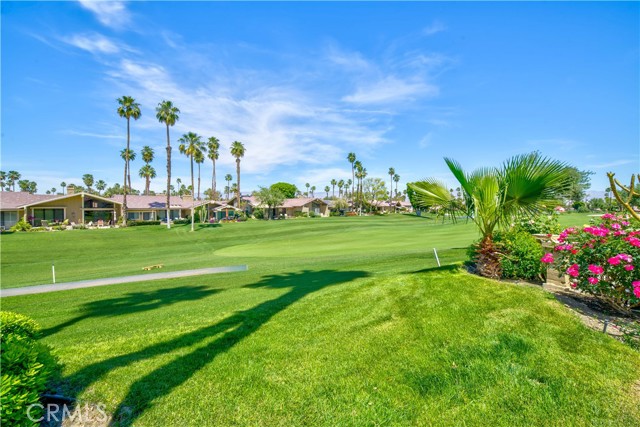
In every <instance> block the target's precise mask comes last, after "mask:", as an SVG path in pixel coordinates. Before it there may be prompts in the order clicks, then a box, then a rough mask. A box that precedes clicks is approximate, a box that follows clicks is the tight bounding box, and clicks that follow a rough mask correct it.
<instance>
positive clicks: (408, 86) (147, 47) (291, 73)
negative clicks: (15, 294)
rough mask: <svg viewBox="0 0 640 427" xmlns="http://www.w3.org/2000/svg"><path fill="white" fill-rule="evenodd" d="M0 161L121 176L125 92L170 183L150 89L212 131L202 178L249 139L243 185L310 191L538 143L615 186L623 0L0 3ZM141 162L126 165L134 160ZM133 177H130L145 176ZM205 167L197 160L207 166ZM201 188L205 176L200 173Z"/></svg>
mask: <svg viewBox="0 0 640 427" xmlns="http://www.w3.org/2000/svg"><path fill="white" fill-rule="evenodd" d="M1 7H2V12H1V13H2V15H1V17H2V30H1V31H2V159H1V167H2V170H4V171H8V170H18V171H20V172H21V173H22V175H23V177H24V178H28V179H31V180H35V181H36V182H38V189H39V192H44V191H45V190H47V189H50V188H51V187H57V188H58V190H59V189H60V187H59V183H60V182H61V181H66V182H67V183H70V182H75V183H78V184H81V181H82V180H81V177H82V175H83V174H85V173H91V174H93V175H94V177H95V179H96V180H98V179H103V180H105V181H106V182H107V183H108V184H109V185H112V184H113V183H115V182H120V183H122V175H123V161H122V160H121V159H120V157H119V152H120V150H121V149H122V148H124V147H125V145H126V121H125V120H124V119H122V118H120V117H118V115H117V114H116V109H117V103H116V98H118V97H120V96H122V95H130V96H133V97H134V98H135V99H136V100H137V101H138V102H139V103H140V104H141V108H142V117H141V119H140V120H138V121H136V122H132V126H131V128H132V129H131V144H132V146H133V148H134V149H135V150H136V151H139V150H140V148H142V146H144V145H150V146H151V147H153V148H154V149H155V151H156V160H155V161H154V163H153V165H154V166H155V168H156V171H157V173H158V178H156V179H155V180H154V181H153V182H152V185H151V188H152V189H154V190H156V191H162V189H163V188H165V186H166V157H165V152H164V147H165V144H166V141H165V128H164V126H163V125H161V124H160V123H158V121H157V120H156V119H155V107H156V105H157V104H158V102H160V101H161V100H163V99H169V100H172V101H173V102H174V103H175V104H176V105H177V106H178V107H179V108H180V109H181V115H180V121H179V122H178V123H177V124H176V126H175V127H173V128H172V129H171V135H172V145H173V147H174V150H173V156H172V157H173V172H172V175H173V177H174V182H175V178H178V177H180V178H181V179H182V180H183V181H185V182H186V181H187V180H188V177H189V163H188V159H187V158H186V157H184V156H182V155H180V154H179V153H178V151H177V146H178V144H177V139H178V138H179V137H180V136H181V135H182V134H183V133H186V132H188V131H194V132H197V133H198V134H200V135H202V136H203V137H205V139H206V138H208V137H209V136H216V137H217V138H219V139H220V140H221V142H222V149H221V151H222V153H221V157H220V160H219V161H218V168H217V169H218V177H219V179H218V187H219V188H220V187H223V186H224V184H225V182H224V181H223V178H222V177H223V176H224V174H226V173H232V174H233V175H234V179H235V162H234V159H233V158H232V157H231V155H230V154H229V145H230V143H231V142H233V141H234V140H239V141H242V142H243V143H244V144H245V146H246V149H247V152H246V156H245V158H244V159H243V160H242V171H243V174H242V189H243V192H245V191H250V190H253V189H256V188H257V187H258V186H259V185H269V184H271V183H273V182H277V181H287V182H292V183H294V184H296V185H298V186H299V187H303V186H304V183H306V182H309V183H311V185H315V186H316V187H317V188H318V189H322V188H324V186H325V185H327V184H328V183H329V181H330V180H331V178H336V179H340V178H343V179H345V180H346V179H347V178H349V177H350V176H351V170H350V165H349V164H348V162H347V161H346V156H347V153H349V152H351V151H353V152H355V153H356V154H357V157H358V159H360V160H361V161H362V162H363V164H364V166H365V167H366V168H367V170H368V172H369V177H380V178H383V179H386V178H388V175H387V170H388V168H389V167H394V168H395V169H396V172H397V173H398V174H399V175H400V176H401V182H400V183H401V186H402V187H404V183H406V182H407V181H411V180H416V179H419V178H424V177H427V176H435V177H438V178H440V179H444V180H446V181H449V182H451V183H453V179H452V177H451V175H450V174H449V173H448V170H447V168H446V166H445V164H444V162H443V160H442V158H443V157H445V156H446V157H452V158H454V159H456V160H458V161H459V162H460V163H462V165H463V166H465V167H466V168H468V169H470V170H471V169H473V168H476V167H481V166H490V165H498V164H499V163H501V162H502V161H503V160H505V159H506V158H508V157H510V156H512V155H515V154H520V153H525V152H529V151H533V150H540V151H541V152H542V153H543V154H545V155H547V156H550V157H553V158H557V159H560V160H563V161H567V162H569V163H570V164H572V165H574V166H576V167H578V168H579V169H586V170H591V171H593V172H595V175H594V176H593V177H592V189H593V190H604V188H605V187H607V186H608V185H607V180H606V172H607V171H614V172H616V174H617V176H619V177H620V178H624V180H625V181H626V180H627V179H628V177H629V176H630V175H631V174H632V173H638V172H640V87H639V86H640V85H639V81H640V78H639V76H640V46H639V45H640V29H639V26H640V24H639V23H640V8H639V3H636V2H633V3H603V2H584V3H583V2H570V3H506V2H498V3H469V2H460V3H449V2H443V3H426V2H406V3H397V2H395V3H387V2H375V3H374V2H354V3H333V2H313V3H311V2H283V3H268V2H264V3H262V2H260V3H252V2H224V3H222V2H180V3H178V2H109V3H98V2H85V1H82V2H37V3H27V2H5V1H3V2H2V4H1ZM141 166H142V162H141V160H136V161H135V162H134V163H133V166H132V170H133V171H134V172H137V171H138V169H139V168H140V167H141ZM134 175H135V178H134V177H133V176H132V179H133V181H134V184H133V185H134V187H136V188H138V189H143V187H144V183H143V180H142V179H140V178H138V177H137V173H135V174H134ZM202 175H203V180H204V181H203V182H205V183H207V182H210V180H211V178H210V177H211V165H210V163H209V162H207V163H205V164H204V165H203V169H202ZM203 188H205V186H204V185H203Z"/></svg>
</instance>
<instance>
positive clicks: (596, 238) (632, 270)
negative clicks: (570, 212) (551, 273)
mask: <svg viewBox="0 0 640 427" xmlns="http://www.w3.org/2000/svg"><path fill="white" fill-rule="evenodd" d="M637 226H638V224H637V223H636V224H635V226H634V225H633V224H631V223H630V222H629V221H627V220H625V219H624V218H622V217H618V216H615V215H613V214H605V215H602V217H601V219H600V220H599V221H597V222H593V223H592V225H590V226H586V227H583V228H582V229H577V228H568V229H566V230H564V231H563V232H562V233H561V234H560V238H559V241H560V244H559V245H557V246H556V247H555V248H554V254H555V258H557V261H555V262H556V265H558V266H559V268H560V270H561V271H565V272H566V274H568V275H569V276H571V286H572V287H573V288H577V289H579V290H581V291H583V292H585V293H588V294H591V295H595V296H597V297H599V298H601V299H604V300H606V301H607V302H609V303H610V304H611V305H613V306H615V307H617V308H618V309H620V310H623V311H626V310H628V309H631V308H637V307H640V264H639V263H638V261H640V230H639V229H638V228H637ZM554 254H551V253H548V254H545V255H544V257H543V258H542V262H543V263H553V262H554Z"/></svg>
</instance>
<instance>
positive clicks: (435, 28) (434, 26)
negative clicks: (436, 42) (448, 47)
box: [422, 21, 447, 36]
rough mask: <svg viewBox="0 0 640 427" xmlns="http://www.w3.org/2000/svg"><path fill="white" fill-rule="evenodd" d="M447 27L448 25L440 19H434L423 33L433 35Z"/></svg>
mask: <svg viewBox="0 0 640 427" xmlns="http://www.w3.org/2000/svg"><path fill="white" fill-rule="evenodd" d="M446 29H447V26H446V25H445V24H443V23H442V22H440V21H434V22H433V23H431V25H429V26H428V27H425V28H424V29H423V30H422V34H424V35H425V36H432V35H434V34H437V33H441V32H443V31H445V30H446Z"/></svg>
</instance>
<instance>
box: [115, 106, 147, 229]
mask: <svg viewBox="0 0 640 427" xmlns="http://www.w3.org/2000/svg"><path fill="white" fill-rule="evenodd" d="M118 105H119V107H118V115H119V116H120V117H124V118H125V119H127V153H128V152H129V146H130V140H131V132H130V123H131V118H133V119H134V120H138V119H139V118H140V116H141V115H142V113H141V112H140V105H139V104H138V103H137V102H136V101H135V99H133V98H132V97H130V96H123V97H122V98H118ZM127 178H129V188H131V174H130V173H129V156H127V157H126V158H125V161H124V193H123V194H124V197H123V201H122V217H123V219H124V221H123V226H125V227H126V225H127Z"/></svg>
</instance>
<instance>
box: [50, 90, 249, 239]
mask: <svg viewBox="0 0 640 427" xmlns="http://www.w3.org/2000/svg"><path fill="white" fill-rule="evenodd" d="M117 101H118V109H117V112H118V115H119V116H120V117H122V118H125V119H127V146H126V148H124V149H123V150H122V151H121V153H120V155H121V157H122V159H123V160H124V162H125V166H124V184H123V186H122V194H123V196H124V197H123V204H122V218H126V217H127V194H130V193H132V192H133V190H132V188H131V174H130V163H131V162H132V161H134V160H135V158H136V153H135V152H134V151H133V150H131V148H130V141H131V132H130V125H131V119H134V120H138V119H139V118H140V116H141V115H142V112H141V110H140V104H138V103H137V102H136V101H135V99H134V98H132V97H130V96H123V97H121V98H118V99H117ZM156 119H158V121H159V122H160V123H162V124H164V125H165V126H166V131H167V147H166V151H167V189H166V191H165V194H166V196H167V202H166V207H167V219H170V217H171V209H170V208H171V200H170V197H171V194H183V191H182V190H183V188H182V187H180V183H181V181H180V179H178V191H177V192H176V191H174V187H173V186H172V185H171V151H172V149H171V135H170V132H169V128H170V127H172V126H174V125H175V124H176V122H177V121H178V120H179V119H180V109H179V108H178V107H176V106H174V105H173V103H172V102H171V101H167V100H163V101H161V102H160V103H158V105H157V107H156ZM178 141H179V143H180V145H179V151H180V153H181V154H184V155H186V156H187V157H189V160H190V164H191V186H190V187H189V189H190V193H191V195H192V197H193V198H194V199H200V198H201V197H200V183H201V180H200V175H201V174H200V168H201V164H202V163H204V161H205V160H206V158H207V157H208V158H209V160H211V162H212V165H213V173H212V176H211V189H210V190H207V191H205V194H208V196H209V197H210V198H211V199H214V198H217V197H218V191H217V189H216V160H218V159H219V156H220V141H219V140H218V138H216V137H213V136H212V137H210V138H209V139H208V141H207V142H206V143H205V142H204V141H203V139H202V137H201V136H200V135H198V134H196V133H194V132H187V133H185V134H184V135H182V137H181V138H179V140H178ZM230 151H231V155H232V156H233V157H235V159H236V175H237V183H236V191H235V192H236V194H237V203H238V206H239V205H240V159H241V158H242V157H244V153H245V147H244V145H243V144H242V143H241V142H238V141H234V142H233V143H232V144H231V150H230ZM206 153H208V154H207V157H205V154H206ZM141 156H142V160H143V161H144V163H145V164H144V166H142V168H140V171H139V172H138V174H139V176H140V178H144V179H145V189H144V194H147V195H148V194H151V190H150V184H151V180H152V179H153V178H155V177H156V176H157V173H156V170H155V168H154V167H153V166H151V162H152V161H153V159H154V156H155V153H154V151H153V149H152V148H151V147H149V146H144V147H143V148H142V151H141ZM194 162H195V163H196V164H197V165H198V185H197V192H196V185H195V178H194V171H193V164H194ZM227 176H230V175H227ZM227 181H230V180H227ZM85 184H86V183H85ZM91 184H93V182H92V183H91ZM65 186H66V184H65ZM88 187H91V186H90V185H88ZM183 187H184V186H183ZM185 190H186V188H185ZM226 190H227V198H229V191H230V187H229V186H227V188H226ZM63 191H64V186H63ZM194 204H195V202H194V203H192V209H191V218H192V226H191V228H192V229H193V217H194V215H193V213H194V212H193V211H194ZM125 224H126V221H125ZM170 227H171V221H170V220H168V221H167V228H170Z"/></svg>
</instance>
